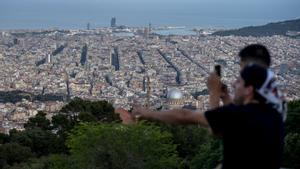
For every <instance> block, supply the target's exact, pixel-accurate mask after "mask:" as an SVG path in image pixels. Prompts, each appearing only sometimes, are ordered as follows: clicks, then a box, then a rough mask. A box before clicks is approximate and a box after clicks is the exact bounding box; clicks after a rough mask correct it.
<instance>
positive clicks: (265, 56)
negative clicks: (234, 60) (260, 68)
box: [239, 44, 271, 67]
mask: <svg viewBox="0 0 300 169" xmlns="http://www.w3.org/2000/svg"><path fill="white" fill-rule="evenodd" d="M239 57H240V58H241V61H243V62H253V63H254V64H262V65H264V66H266V67H269V66H270V65H271V56H270V54H269V51H268V49H267V48H266V47H265V46H264V45H261V44H252V45H248V46H246V47H245V48H244V49H242V50H241V51H240V53H239Z"/></svg>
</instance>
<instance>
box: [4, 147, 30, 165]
mask: <svg viewBox="0 0 300 169" xmlns="http://www.w3.org/2000/svg"><path fill="white" fill-rule="evenodd" d="M31 157H33V154H32V153H31V151H30V148H29V147H24V146H21V145H19V144H16V143H7V144H3V145H1V146H0V168H4V167H6V166H8V165H13V164H14V163H21V162H24V161H26V160H28V159H29V158H31Z"/></svg>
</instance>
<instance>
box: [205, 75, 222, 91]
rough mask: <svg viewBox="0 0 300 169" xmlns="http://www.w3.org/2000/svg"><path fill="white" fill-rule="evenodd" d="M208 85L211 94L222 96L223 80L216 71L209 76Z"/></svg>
mask: <svg viewBox="0 0 300 169" xmlns="http://www.w3.org/2000/svg"><path fill="white" fill-rule="evenodd" d="M206 85H207V88H208V91H209V93H210V94H214V95H218V96H221V93H222V82H221V78H220V77H219V76H218V75H217V74H216V73H211V74H210V75H209V76H208V79H207V83H206Z"/></svg>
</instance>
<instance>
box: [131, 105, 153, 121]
mask: <svg viewBox="0 0 300 169" xmlns="http://www.w3.org/2000/svg"><path fill="white" fill-rule="evenodd" d="M149 112H150V110H148V109H146V108H144V107H141V106H134V107H133V110H132V115H133V117H134V118H135V119H137V120H139V119H143V118H145V119H147V118H150V117H149Z"/></svg>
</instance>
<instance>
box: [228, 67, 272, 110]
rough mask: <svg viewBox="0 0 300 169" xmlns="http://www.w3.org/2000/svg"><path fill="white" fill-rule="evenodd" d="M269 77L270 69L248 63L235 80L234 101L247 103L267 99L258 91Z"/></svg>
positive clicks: (240, 103) (239, 103)
mask: <svg viewBox="0 0 300 169" xmlns="http://www.w3.org/2000/svg"><path fill="white" fill-rule="evenodd" d="M267 78H268V70H267V69H266V68H264V67H262V66H259V65H247V66H245V67H244V69H243V70H242V71H241V73H240V76H239V77H238V78H237V80H236V81H235V83H234V85H233V87H234V103H235V104H238V105H242V104H247V103H250V102H252V101H256V102H260V103H262V102H264V101H265V99H264V98H263V97H262V96H261V95H260V94H259V93H258V92H257V91H258V90H259V89H260V88H261V87H262V86H263V85H264V83H265V81H266V80H267Z"/></svg>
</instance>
